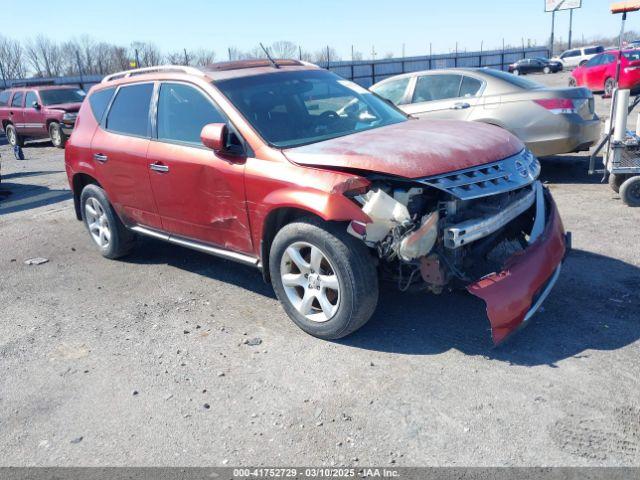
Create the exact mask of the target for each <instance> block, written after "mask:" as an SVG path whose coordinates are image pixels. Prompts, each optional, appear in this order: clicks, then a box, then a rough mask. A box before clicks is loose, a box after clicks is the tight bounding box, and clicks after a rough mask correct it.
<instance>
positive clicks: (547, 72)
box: [542, 67, 551, 75]
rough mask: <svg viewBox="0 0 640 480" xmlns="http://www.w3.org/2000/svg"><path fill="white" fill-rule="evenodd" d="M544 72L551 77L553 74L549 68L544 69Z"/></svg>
mask: <svg viewBox="0 0 640 480" xmlns="http://www.w3.org/2000/svg"><path fill="white" fill-rule="evenodd" d="M542 72H543V73H544V74H545V75H549V74H550V73H551V69H550V68H549V67H544V68H543V69H542Z"/></svg>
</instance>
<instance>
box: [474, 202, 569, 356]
mask: <svg viewBox="0 0 640 480" xmlns="http://www.w3.org/2000/svg"><path fill="white" fill-rule="evenodd" d="M545 201H546V208H547V211H548V219H547V224H546V226H545V229H544V231H543V233H542V235H541V236H540V237H539V238H538V239H537V240H536V241H535V242H534V243H532V244H531V245H530V246H529V247H528V248H527V249H526V250H524V251H523V252H521V253H518V254H516V255H514V256H512V257H511V258H509V259H508V260H507V262H506V264H505V269H504V270H502V271H501V272H497V273H492V274H490V275H488V276H486V277H483V278H482V279H480V280H479V281H477V282H475V283H473V284H471V285H469V286H468V287H467V290H468V291H469V292H470V293H472V294H473V295H475V296H477V297H479V298H481V299H482V300H484V301H485V303H486V305H487V315H488V317H489V323H490V324H491V336H492V338H493V342H494V344H496V345H498V344H499V343H501V342H503V341H504V340H505V339H506V338H507V337H508V336H509V335H510V334H511V333H513V332H515V331H516V330H517V329H519V328H520V327H522V326H523V325H524V324H526V323H527V322H528V321H529V319H530V318H531V317H532V316H533V313H535V311H536V310H537V309H538V308H539V307H540V305H541V304H542V302H543V301H544V299H545V298H546V296H547V295H548V293H549V292H550V291H551V288H552V287H553V284H554V283H555V281H556V280H557V278H558V275H559V273H560V265H561V263H562V260H563V258H564V256H565V254H566V252H567V250H568V248H569V245H568V242H567V240H566V235H565V232H564V227H563V225H562V220H561V219H560V215H559V213H558V209H557V207H556V205H555V202H554V201H553V199H552V198H551V195H550V194H549V193H548V191H546V190H545Z"/></svg>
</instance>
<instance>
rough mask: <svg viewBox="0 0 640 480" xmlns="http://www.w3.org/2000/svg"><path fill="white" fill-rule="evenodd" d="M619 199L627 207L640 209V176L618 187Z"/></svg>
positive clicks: (629, 179)
mask: <svg viewBox="0 0 640 480" xmlns="http://www.w3.org/2000/svg"><path fill="white" fill-rule="evenodd" d="M620 198H621V199H622V201H623V202H624V203H625V205H628V206H629V207H640V176H637V177H631V178H628V179H627V180H625V181H624V183H623V184H622V185H621V186H620Z"/></svg>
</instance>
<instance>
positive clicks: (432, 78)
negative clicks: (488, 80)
mask: <svg viewBox="0 0 640 480" xmlns="http://www.w3.org/2000/svg"><path fill="white" fill-rule="evenodd" d="M482 85H483V83H482V81H480V80H478V79H476V78H473V77H471V76H468V75H462V74H459V73H437V74H429V75H421V76H419V77H417V78H416V81H415V84H414V87H413V92H412V97H411V98H412V102H411V103H410V104H407V105H403V106H402V109H403V110H404V111H405V112H407V113H409V114H411V115H414V116H416V117H427V118H442V119H452V120H466V119H467V118H468V117H469V114H470V112H471V108H473V107H475V106H476V105H477V104H478V98H479V97H478V95H479V94H480V90H481V88H482Z"/></svg>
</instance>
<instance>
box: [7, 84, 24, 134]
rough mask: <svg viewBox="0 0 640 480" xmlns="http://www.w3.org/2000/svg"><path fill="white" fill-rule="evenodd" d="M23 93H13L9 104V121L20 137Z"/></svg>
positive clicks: (22, 130) (22, 131) (22, 122)
mask: <svg viewBox="0 0 640 480" xmlns="http://www.w3.org/2000/svg"><path fill="white" fill-rule="evenodd" d="M23 105H24V91H22V90H18V91H17V92H14V94H13V97H11V103H10V104H9V120H10V121H11V123H13V125H14V127H16V131H17V132H18V133H19V134H20V135H24V134H25V133H26V132H25V130H24V108H23Z"/></svg>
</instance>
